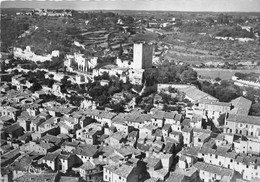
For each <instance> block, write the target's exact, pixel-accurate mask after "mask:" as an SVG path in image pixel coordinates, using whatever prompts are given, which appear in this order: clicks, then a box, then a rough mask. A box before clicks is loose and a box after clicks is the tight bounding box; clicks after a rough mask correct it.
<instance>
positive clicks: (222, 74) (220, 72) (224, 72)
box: [194, 68, 260, 80]
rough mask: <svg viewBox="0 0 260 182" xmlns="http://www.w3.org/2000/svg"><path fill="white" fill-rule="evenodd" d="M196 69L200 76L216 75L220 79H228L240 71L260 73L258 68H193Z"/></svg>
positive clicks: (210, 76) (212, 76) (213, 77)
mask: <svg viewBox="0 0 260 182" xmlns="http://www.w3.org/2000/svg"><path fill="white" fill-rule="evenodd" d="M194 70H195V71H197V73H198V76H201V78H211V79H215V78H217V77H219V78H221V79H222V80H229V79H231V78H232V76H234V74H235V73H236V72H241V73H251V72H255V73H260V70H259V69H257V70H228V69H201V68H194Z"/></svg>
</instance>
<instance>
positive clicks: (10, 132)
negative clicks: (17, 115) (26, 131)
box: [4, 123, 23, 134]
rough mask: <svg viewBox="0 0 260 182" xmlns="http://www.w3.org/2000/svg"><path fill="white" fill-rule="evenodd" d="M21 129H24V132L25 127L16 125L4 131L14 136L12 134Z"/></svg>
mask: <svg viewBox="0 0 260 182" xmlns="http://www.w3.org/2000/svg"><path fill="white" fill-rule="evenodd" d="M19 129H22V130H23V127H21V126H20V125H19V124H18V123H15V124H13V125H11V126H9V127H7V128H5V129H4V131H5V132H6V133H8V134H12V132H14V131H16V130H19Z"/></svg>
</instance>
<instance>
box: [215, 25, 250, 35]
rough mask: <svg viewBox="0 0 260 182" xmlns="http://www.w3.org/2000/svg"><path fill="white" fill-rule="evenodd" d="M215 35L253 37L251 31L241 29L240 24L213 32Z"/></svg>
mask: <svg viewBox="0 0 260 182" xmlns="http://www.w3.org/2000/svg"><path fill="white" fill-rule="evenodd" d="M215 35H216V36H221V37H233V38H236V37H238V38H254V37H255V35H254V33H253V32H252V31H251V32H249V31H247V30H245V29H242V28H241V27H240V26H235V27H232V28H230V29H227V28H225V29H223V30H221V31H219V32H217V33H216V34H215Z"/></svg>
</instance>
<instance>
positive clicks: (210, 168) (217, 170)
mask: <svg viewBox="0 0 260 182" xmlns="http://www.w3.org/2000/svg"><path fill="white" fill-rule="evenodd" d="M194 167H196V168H197V169H199V170H203V171H207V172H209V173H212V174H217V175H220V176H221V177H223V176H229V177H232V176H233V174H234V172H233V170H231V169H227V168H222V167H219V166H214V165H211V164H206V163H203V162H197V163H195V164H194Z"/></svg>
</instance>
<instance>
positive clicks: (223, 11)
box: [0, 7, 260, 14]
mask: <svg viewBox="0 0 260 182" xmlns="http://www.w3.org/2000/svg"><path fill="white" fill-rule="evenodd" d="M0 9H52V10H61V9H68V8H30V7H14V8H12V7H1V8H0ZM68 10H75V11H146V12H155V11H160V12H163V11H164V12H191V13H259V14H260V12H257V11H232V10H230V11H196V10H194V11H188V10H185V11H181V10H136V9H128V10H124V9H93V10H89V9H86V10H81V9H68Z"/></svg>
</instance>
